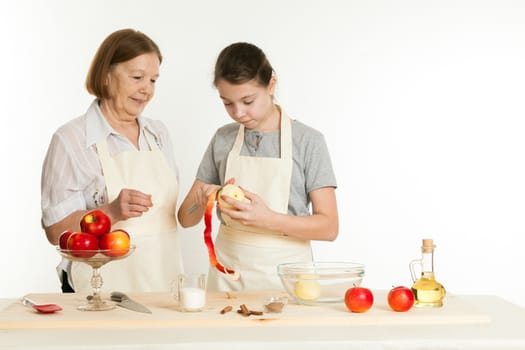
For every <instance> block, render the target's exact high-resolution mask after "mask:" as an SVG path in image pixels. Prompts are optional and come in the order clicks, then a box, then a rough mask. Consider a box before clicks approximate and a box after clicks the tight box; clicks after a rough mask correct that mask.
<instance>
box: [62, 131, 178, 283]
mask: <svg viewBox="0 0 525 350" xmlns="http://www.w3.org/2000/svg"><path fill="white" fill-rule="evenodd" d="M144 134H145V136H146V139H147V141H148V144H149V146H150V151H137V150H133V151H128V152H121V153H119V154H117V155H116V156H115V157H111V156H110V154H109V152H108V147H107V143H106V142H105V141H103V142H99V143H97V150H98V154H99V159H100V162H101V165H102V170H103V172H104V179H105V180H106V187H107V192H108V201H109V202H111V201H113V200H114V199H115V198H117V196H118V194H119V193H120V191H121V189H123V188H129V189H137V190H140V191H141V192H144V193H148V194H151V195H152V201H153V206H152V207H151V208H149V210H148V211H147V212H146V213H144V214H143V215H142V216H140V217H137V218H130V219H127V220H124V221H120V222H118V223H116V224H114V225H112V230H115V229H117V228H122V229H124V230H126V231H127V232H128V233H129V234H130V236H131V244H134V245H135V246H136V249H135V252H134V253H133V254H131V255H130V256H128V257H127V258H125V259H122V260H115V261H111V262H109V263H107V264H106V265H104V266H102V268H101V275H102V278H103V285H102V289H103V290H106V291H114V290H119V291H122V292H125V291H141V292H142V291H144V292H149V291H162V292H166V291H169V290H170V283H171V281H173V280H174V279H175V278H176V276H177V274H178V273H181V272H182V271H183V268H182V257H181V251H180V243H179V236H178V233H177V221H176V218H175V210H176V204H177V196H178V182H177V177H176V175H175V172H174V171H173V169H171V168H170V166H169V164H168V162H167V160H166V158H165V156H164V154H163V153H162V151H161V150H160V149H159V147H158V146H157V144H156V142H155V141H154V140H153V137H152V136H151V135H149V132H147V131H145V133H144ZM91 273H92V270H91V268H90V267H89V266H88V265H86V264H84V263H75V262H74V263H73V265H72V278H73V288H74V290H75V292H84V291H91V290H92V287H91V285H90V276H91Z"/></svg>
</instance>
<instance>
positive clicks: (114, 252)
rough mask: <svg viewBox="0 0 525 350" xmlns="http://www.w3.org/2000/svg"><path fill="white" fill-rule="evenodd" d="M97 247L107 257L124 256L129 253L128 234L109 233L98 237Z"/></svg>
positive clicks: (121, 231)
mask: <svg viewBox="0 0 525 350" xmlns="http://www.w3.org/2000/svg"><path fill="white" fill-rule="evenodd" d="M98 245H99V247H100V249H102V250H103V251H102V253H103V254H105V255H107V256H121V255H124V254H126V253H127V252H128V251H129V246H130V238H129V234H128V233H127V232H126V231H124V230H115V231H111V232H109V233H106V234H104V235H102V236H100V238H99V243H98Z"/></svg>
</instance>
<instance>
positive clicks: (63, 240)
mask: <svg viewBox="0 0 525 350" xmlns="http://www.w3.org/2000/svg"><path fill="white" fill-rule="evenodd" d="M72 233H73V231H71V230H66V231H64V232H62V233H61V234H60V236H59V237H58V246H59V247H60V249H67V239H68V238H69V236H71V234H72Z"/></svg>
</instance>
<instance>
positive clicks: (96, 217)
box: [80, 209, 111, 236]
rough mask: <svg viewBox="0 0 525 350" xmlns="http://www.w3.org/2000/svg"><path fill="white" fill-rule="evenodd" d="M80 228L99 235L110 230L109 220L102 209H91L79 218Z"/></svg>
mask: <svg viewBox="0 0 525 350" xmlns="http://www.w3.org/2000/svg"><path fill="white" fill-rule="evenodd" d="M80 230H81V231H82V232H86V233H90V234H92V235H95V236H101V235H103V234H106V233H108V232H109V231H110V230H111V220H110V218H109V216H107V215H106V214H105V213H104V212H103V211H102V210H99V209H95V210H91V211H90V212H88V213H87V214H85V215H84V216H83V217H82V219H80Z"/></svg>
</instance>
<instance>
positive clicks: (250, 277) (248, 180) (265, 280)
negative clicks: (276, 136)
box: [208, 112, 312, 291]
mask: <svg viewBox="0 0 525 350" xmlns="http://www.w3.org/2000/svg"><path fill="white" fill-rule="evenodd" d="M243 143H244V126H243V125H241V126H240V127H239V132H238V134H237V138H236V140H235V143H234V145H233V148H232V150H231V151H230V153H229V155H228V161H227V165H226V175H225V179H229V178H231V177H234V178H235V184H236V185H239V186H241V187H244V188H246V189H247V190H248V191H250V192H253V193H256V194H257V195H258V196H259V197H261V198H262V200H263V201H264V202H265V204H266V205H267V206H268V207H269V208H270V209H272V210H274V211H276V212H279V213H284V214H286V213H287V212H288V200H289V196H290V182H291V178H292V130H291V120H290V118H288V116H287V115H286V114H285V113H284V112H282V113H281V158H269V157H250V156H241V155H240V154H241V149H242V145H243ZM222 217H223V220H224V222H225V223H224V224H222V225H221V226H220V229H219V234H218V235H217V239H216V242H215V249H216V253H217V258H218V260H219V261H220V262H221V263H223V264H224V265H225V266H227V267H231V268H234V269H235V270H236V271H239V272H240V274H241V279H240V280H239V281H232V280H231V278H230V277H228V276H226V275H224V274H222V273H220V272H218V271H217V270H216V269H215V268H210V271H209V278H208V288H209V289H210V290H220V291H230V290H280V289H282V288H283V287H282V284H281V282H280V280H279V277H278V275H277V265H278V264H280V263H284V262H299V261H311V260H312V249H311V246H310V241H305V240H300V239H296V238H292V237H288V236H286V235H284V234H283V233H279V232H273V231H268V230H264V229H258V228H253V227H249V226H244V225H242V224H240V223H239V222H237V221H235V220H233V219H231V218H230V217H229V216H227V215H224V214H223V215H222Z"/></svg>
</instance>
